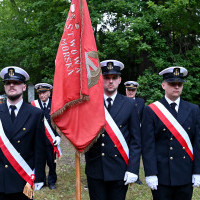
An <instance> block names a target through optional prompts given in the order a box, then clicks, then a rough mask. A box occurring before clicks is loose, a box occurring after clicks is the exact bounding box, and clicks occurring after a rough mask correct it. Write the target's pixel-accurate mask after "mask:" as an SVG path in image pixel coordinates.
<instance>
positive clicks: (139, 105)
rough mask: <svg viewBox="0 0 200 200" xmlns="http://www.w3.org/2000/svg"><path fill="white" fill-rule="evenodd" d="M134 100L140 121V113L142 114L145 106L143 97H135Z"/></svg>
mask: <svg viewBox="0 0 200 200" xmlns="http://www.w3.org/2000/svg"><path fill="white" fill-rule="evenodd" d="M134 101H135V107H136V110H137V113H138V115H139V118H140V121H142V114H143V109H144V106H145V104H144V103H145V102H144V99H142V98H139V97H135V99H134Z"/></svg>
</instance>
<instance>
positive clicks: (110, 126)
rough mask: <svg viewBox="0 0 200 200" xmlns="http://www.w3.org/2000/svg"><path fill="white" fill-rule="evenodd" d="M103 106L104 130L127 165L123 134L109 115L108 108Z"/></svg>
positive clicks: (127, 152)
mask: <svg viewBox="0 0 200 200" xmlns="http://www.w3.org/2000/svg"><path fill="white" fill-rule="evenodd" d="M104 108H105V116H106V128H105V130H106V132H107V133H108V135H109V136H110V138H111V140H112V141H113V143H114V144H115V145H116V147H117V149H118V150H119V152H120V154H121V155H122V157H123V159H124V161H125V162H126V164H127V165H128V161H129V148H128V145H127V143H126V140H125V139H124V136H123V134H122V132H121V131H120V129H119V128H118V126H117V125H116V123H115V121H114V120H113V118H112V117H111V115H110V113H109V112H108V110H107V109H106V107H104Z"/></svg>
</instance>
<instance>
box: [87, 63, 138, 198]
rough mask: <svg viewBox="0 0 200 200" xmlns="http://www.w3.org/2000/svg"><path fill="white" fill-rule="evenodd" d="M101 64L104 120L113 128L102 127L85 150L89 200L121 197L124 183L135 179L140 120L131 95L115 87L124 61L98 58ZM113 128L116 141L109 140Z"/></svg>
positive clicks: (136, 174)
mask: <svg viewBox="0 0 200 200" xmlns="http://www.w3.org/2000/svg"><path fill="white" fill-rule="evenodd" d="M101 68H102V74H103V88H104V102H105V107H106V109H107V110H105V111H106V113H107V114H106V116H109V117H108V120H107V122H108V123H109V125H110V127H112V128H113V126H114V125H115V128H114V129H112V128H111V129H112V130H113V132H112V131H111V132H110V131H107V129H106V131H105V132H103V133H102V134H101V135H100V137H99V138H98V140H97V142H96V143H94V145H93V146H92V147H91V148H90V150H89V151H88V152H86V154H85V156H86V169H85V171H86V175H87V181H88V189H89V195H90V199H91V200H97V199H98V200H124V199H125V197H126V192H127V189H128V184H130V183H133V182H135V181H136V180H137V179H138V173H139V162H140V152H141V144H140V143H141V136H140V126H139V124H140V122H139V117H138V115H137V111H136V109H135V106H134V102H133V101H132V99H130V98H128V97H126V96H123V95H121V94H119V93H118V91H117V89H118V86H119V84H120V83H121V77H120V74H121V70H122V69H123V68H124V64H123V63H121V62H119V61H117V60H105V61H102V62H101ZM110 119H112V120H113V122H112V123H110V121H109V120H110ZM116 132H118V133H119V134H120V136H121V139H123V140H120V144H116V142H114V141H113V140H112V139H113V137H114V138H115V136H116ZM111 138H112V139H111ZM118 139H119V138H118ZM120 145H121V146H120ZM125 149H126V150H127V149H128V152H129V153H128V157H129V160H127V159H126V156H125V155H126V154H125V155H124V152H127V151H126V150H125ZM122 150H125V151H122ZM122 152H123V153H122Z"/></svg>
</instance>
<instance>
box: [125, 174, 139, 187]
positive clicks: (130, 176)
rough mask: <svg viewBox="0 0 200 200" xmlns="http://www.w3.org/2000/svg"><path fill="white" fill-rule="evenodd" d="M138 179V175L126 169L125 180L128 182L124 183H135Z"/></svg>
mask: <svg viewBox="0 0 200 200" xmlns="http://www.w3.org/2000/svg"><path fill="white" fill-rule="evenodd" d="M137 179H138V175H136V174H133V173H131V172H128V171H126V173H125V175H124V181H126V182H125V183H124V185H127V184H130V183H134V182H135V181H137Z"/></svg>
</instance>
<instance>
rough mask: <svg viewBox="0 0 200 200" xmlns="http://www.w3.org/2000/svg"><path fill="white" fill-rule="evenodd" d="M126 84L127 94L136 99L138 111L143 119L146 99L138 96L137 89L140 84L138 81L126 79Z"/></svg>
mask: <svg viewBox="0 0 200 200" xmlns="http://www.w3.org/2000/svg"><path fill="white" fill-rule="evenodd" d="M124 85H125V88H126V96H127V97H130V98H132V99H133V100H134V103H135V107H136V110H137V113H138V115H139V117H140V121H142V113H143V109H144V105H145V101H144V99H142V98H139V97H136V94H137V89H138V87H139V86H140V85H139V83H137V82H136V81H126V82H125V83H124Z"/></svg>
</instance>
